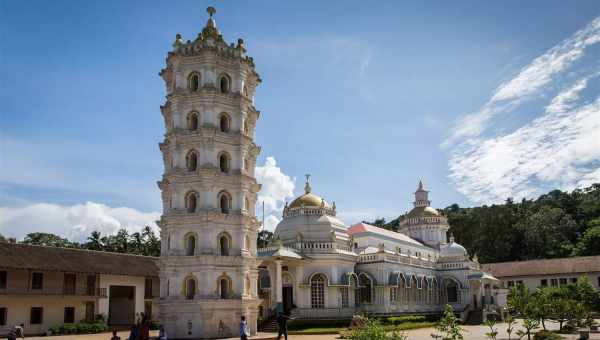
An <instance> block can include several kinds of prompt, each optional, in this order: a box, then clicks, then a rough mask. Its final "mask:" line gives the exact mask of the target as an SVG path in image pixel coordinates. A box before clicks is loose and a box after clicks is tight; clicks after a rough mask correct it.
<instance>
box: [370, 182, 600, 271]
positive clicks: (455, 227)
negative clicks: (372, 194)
mask: <svg viewBox="0 0 600 340" xmlns="http://www.w3.org/2000/svg"><path fill="white" fill-rule="evenodd" d="M441 212H442V213H443V214H444V215H446V217H448V221H449V223H450V232H452V233H453V234H454V237H455V238H456V242H458V243H460V244H462V245H463V246H465V247H466V248H467V250H468V251H469V254H471V255H473V254H477V256H478V257H479V261H480V262H482V263H489V262H504V261H518V260H531V259H543V258H554V257H569V256H584V255H600V183H596V184H593V185H592V186H590V187H587V188H585V189H578V190H574V191H572V192H563V191H560V190H553V191H551V192H549V193H547V194H545V195H542V196H540V197H539V198H537V199H535V200H525V199H524V200H522V201H521V202H513V200H512V199H507V200H506V202H504V203H503V204H497V205H496V204H493V205H490V206H488V205H483V206H480V207H471V208H462V207H460V206H458V204H453V205H451V206H449V207H447V208H445V209H442V210H441ZM400 218H401V217H399V218H397V219H395V220H392V221H390V222H389V223H385V220H383V219H378V220H375V222H373V224H375V225H378V226H381V227H383V228H386V229H392V230H397V229H398V224H399V220H400Z"/></svg>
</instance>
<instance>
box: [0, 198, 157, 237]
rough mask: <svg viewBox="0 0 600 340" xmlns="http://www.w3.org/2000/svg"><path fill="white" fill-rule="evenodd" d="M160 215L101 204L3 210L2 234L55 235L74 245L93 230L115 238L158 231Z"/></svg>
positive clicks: (1, 210)
mask: <svg viewBox="0 0 600 340" xmlns="http://www.w3.org/2000/svg"><path fill="white" fill-rule="evenodd" d="M159 218H160V213H159V212H147V213H146V212H141V211H138V210H135V209H132V208H126V207H117V208H112V207H109V206H106V205H104V204H101V203H95V202H86V203H85V204H76V205H72V206H64V205H58V204H50V203H37V204H31V205H26V206H23V207H0V233H2V234H3V235H4V236H8V237H16V238H17V239H22V238H23V237H24V236H25V235H26V234H28V233H33V232H45V233H53V234H56V235H60V236H62V237H66V238H68V239H69V240H72V241H84V240H85V239H86V237H87V236H88V235H89V234H90V233H91V232H92V231H94V230H97V231H100V232H101V233H102V234H105V235H106V234H114V233H115V232H116V231H117V230H118V229H120V228H125V229H127V230H128V231H130V232H135V231H140V230H141V229H142V228H143V227H144V226H146V225H149V226H151V227H152V228H153V229H154V230H155V231H156V230H157V226H156V223H155V221H156V220H158V219H159Z"/></svg>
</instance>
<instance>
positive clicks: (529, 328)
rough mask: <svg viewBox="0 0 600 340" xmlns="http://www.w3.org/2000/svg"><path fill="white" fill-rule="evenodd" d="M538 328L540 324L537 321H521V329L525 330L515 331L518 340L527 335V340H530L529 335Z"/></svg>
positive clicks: (527, 319)
mask: <svg viewBox="0 0 600 340" xmlns="http://www.w3.org/2000/svg"><path fill="white" fill-rule="evenodd" d="M539 326H540V322H539V321H538V320H536V319H530V318H525V319H524V320H523V328H525V330H521V329H519V330H518V331H517V335H518V336H519V339H522V338H523V337H524V336H525V335H527V340H531V333H532V332H533V330H535V329H536V328H538V327H539Z"/></svg>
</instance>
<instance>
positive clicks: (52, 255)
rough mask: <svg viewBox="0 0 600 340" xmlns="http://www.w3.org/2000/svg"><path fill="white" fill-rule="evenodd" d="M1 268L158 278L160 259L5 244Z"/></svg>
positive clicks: (1, 245)
mask: <svg viewBox="0 0 600 340" xmlns="http://www.w3.org/2000/svg"><path fill="white" fill-rule="evenodd" d="M0 268H12V269H32V270H41V271H61V272H79V273H96V274H114V275H131V276H158V257H152V256H140V255H129V254H118V253H109V252H104V251H93V250H83V249H71V248H57V247H45V246H33V245H26V244H18V243H7V242H1V243H0Z"/></svg>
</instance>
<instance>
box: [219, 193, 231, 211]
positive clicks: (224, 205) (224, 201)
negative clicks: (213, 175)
mask: <svg viewBox="0 0 600 340" xmlns="http://www.w3.org/2000/svg"><path fill="white" fill-rule="evenodd" d="M219 208H220V209H221V213H222V214H229V209H231V196H229V194H228V193H227V192H225V191H223V192H221V194H219Z"/></svg>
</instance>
